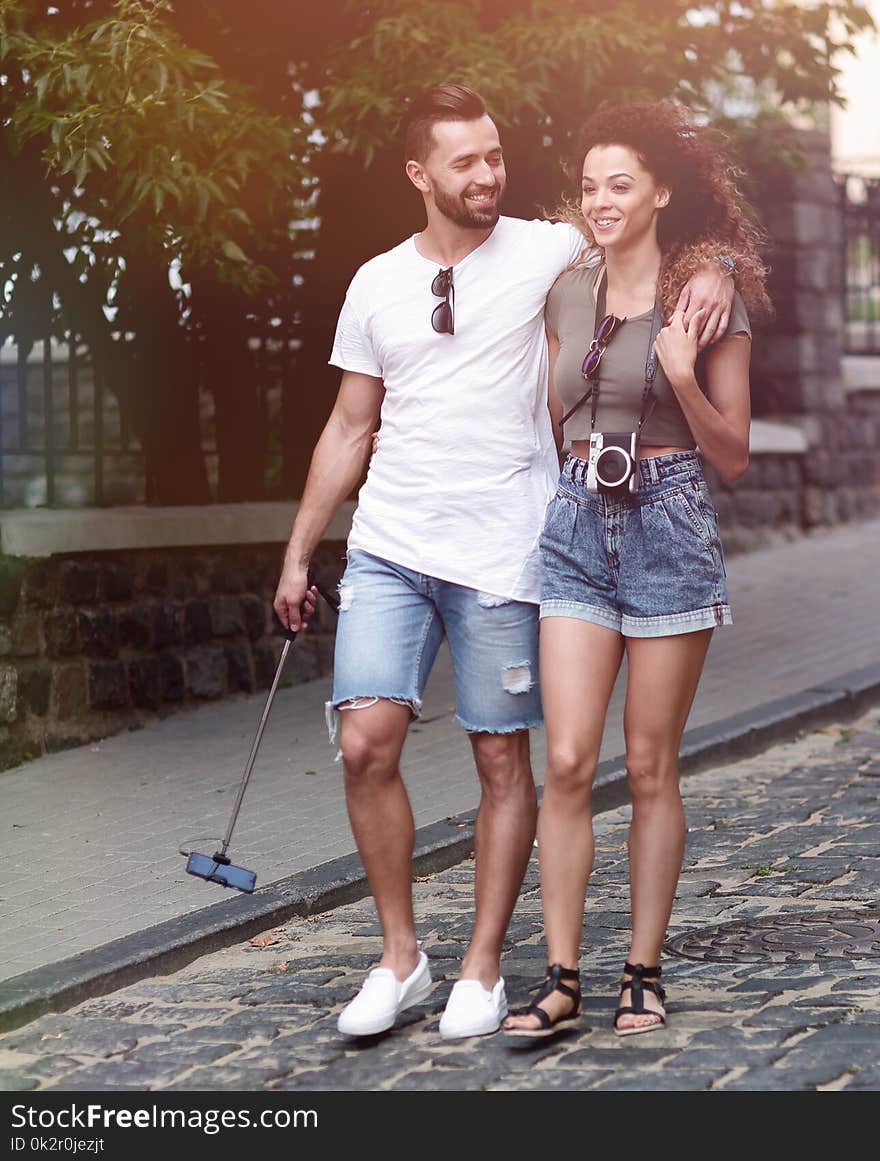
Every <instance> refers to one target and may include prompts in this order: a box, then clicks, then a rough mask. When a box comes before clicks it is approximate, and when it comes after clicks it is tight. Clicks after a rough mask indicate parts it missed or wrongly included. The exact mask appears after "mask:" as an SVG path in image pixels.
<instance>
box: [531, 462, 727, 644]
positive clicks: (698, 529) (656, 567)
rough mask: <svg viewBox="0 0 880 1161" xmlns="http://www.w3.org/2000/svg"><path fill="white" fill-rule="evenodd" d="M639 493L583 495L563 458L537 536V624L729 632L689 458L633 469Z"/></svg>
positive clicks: (696, 469) (705, 504)
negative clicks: (563, 621)
mask: <svg viewBox="0 0 880 1161" xmlns="http://www.w3.org/2000/svg"><path fill="white" fill-rule="evenodd" d="M639 468H640V471H641V487H640V488H639V491H638V492H636V493H634V494H629V493H626V494H625V495H623V496H615V495H609V494H608V493H602V492H593V491H588V490H587V485H586V476H587V461H586V460H583V459H578V458H577V457H574V456H569V457H568V459H567V460H566V461H565V464H564V465H563V468H562V474H561V476H560V479H559V486H558V488H557V491H556V496H555V497H554V499H553V500H552V501H551V502H550V505H549V506H548V508H547V517H546V520H545V524H544V531H543V533H542V535H541V557H542V566H543V567H542V575H541V617H542V618H543V617H575V618H577V619H580V620H584V621H592V622H594V623H595V624H597V625H604V626H605V627H606V628H608V629H614V630H616V631H617V632H618V633H622V634H623V635H624V636H625V637H666V636H670V635H672V634H674V633H691V632H693V631H694V630H697V629H712V628H715V627H716V626H718V625H729V624H731V622H732V620H733V618H732V616H731V612H730V606H729V605H728V603H727V586H726V581H725V572H724V561H723V557H722V551H721V541H720V540H719V538H718V525H717V522H716V518H715V509H714V507H713V505H712V500H711V498H710V495H709V489H708V487H707V485H706V481H705V479H704V477H703V470H702V467H701V465H700V458H699V455H698V453H697V452H695V451H687V452H672V453H670V454H667V455H661V456H653V457H646V458H643V459H641V460H640V461H639Z"/></svg>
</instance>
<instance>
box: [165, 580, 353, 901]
mask: <svg viewBox="0 0 880 1161" xmlns="http://www.w3.org/2000/svg"><path fill="white" fill-rule="evenodd" d="M317 588H318V592H319V593H320V594H321V596H322V597H323V598H324V600H325V601H326V602H327V604H328V605H329V606H330V607H331V609H333V611H334V612H338V611H339V599H338V597H336V596H335V595H334V594H332V593H329V592H327V591H326V590H325V589H324V588H323V587H322V586H320V585H318V586H317ZM281 632H282V634H283V636H284V637H285V641H284V648H283V649H282V650H281V656H280V658H279V659H278V665H277V666H276V668H275V676H274V678H273V680H272V687H271V689H270V690H269V696H268V697H267V698H266V704H265V706H264V707H263V713H262V716H261V718H260V724H259V725H258V726H257V733H256V737H255V738H254V743H253V745H252V746H251V752H250V756H249V757H248V760H247V765H246V766H245V768H244V774H243V775H242V779H241V784H240V786H239V788H238V794H237V795H236V796H235V804H234V805H233V807H232V815H231V817H230V819H229V825H228V826H227V828H226V833H225V835H224V836H223V841H222V843H221V844H220V848H219V850H216V851H214V853H213V855H203V854H200V853H199V852H198V851H190V852H189V857H188V859H187V863H186V870H187V872H188V874H190V875H195V876H196V877H197V878H199V879H204V880H205V881H206V882H208V883H219V884H220V886H221V887H234V888H235V889H236V890H237V891H246V892H247V893H248V894H250V893H251V892H252V891H253V889H254V887H255V886H256V882H257V875H256V872H255V871H249V870H248V869H247V867H239V866H236V864H235V863H233V862H232V860H231V859H230V858H229V857H228V856H227V854H226V852H227V850H228V849H229V843H230V842H231V840H232V832H233V830H234V828H235V824H236V822H237V821H238V812H239V811H240V810H241V803H242V799H243V798H244V792H245V790H247V786H248V782H249V781H250V777H251V771H252V770H253V768H254V762H255V760H256V757H257V751H258V750H259V748H260V741H261V740H262V737H263V730H264V729H265V728H266V722H267V721H268V720H269V711H270V710H271V708H272V702H273V701H274V700H275V692H276V690H277V689H278V683H279V682H280V680H281V674H282V671H283V669H284V662H285V661H286V660H287V654H288V653H289V652H290V646H291V645H292V644H293V642H294V641H295V640H296V636H297V635H296V633H295V632H294V631H293V630H292V629H282V630H281ZM184 853H186V852H184Z"/></svg>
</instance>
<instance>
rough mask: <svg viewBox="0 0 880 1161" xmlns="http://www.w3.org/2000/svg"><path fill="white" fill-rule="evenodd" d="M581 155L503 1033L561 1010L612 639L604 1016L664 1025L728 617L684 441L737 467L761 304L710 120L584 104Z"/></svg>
mask: <svg viewBox="0 0 880 1161" xmlns="http://www.w3.org/2000/svg"><path fill="white" fill-rule="evenodd" d="M580 156H581V157H582V158H583V170H582V199H581V205H580V212H581V213H582V215H583V223H582V225H584V226H585V227H586V230H587V233H588V235H589V236H590V238H591V239H593V240H595V242H596V244H597V245H598V246H599V247H601V248H602V250H603V252H604V262H603V263H602V265H600V266H599V267H598V268H595V267H593V268H587V267H577V268H574V269H570V270H568V271H566V272H565V273H564V274H563V275H561V276H560V278H559V279H558V280H557V282H556V284H555V285H554V287H553V289H552V290H551V292H550V295H549V297H548V300H547V310H546V323H547V331H548V337H549V343H550V362H551V410H552V411H553V412H554V417H555V418H556V417H559V421H560V422H561V420H562V419H564V437H565V438H566V439H567V440H569V441H570V454H569V455H568V457H567V459H566V461H565V464H564V466H563V469H562V474H561V477H560V481H559V486H558V490H557V493H556V496H555V498H554V500H553V501H552V502H551V504H550V506H549V507H548V510H547V518H546V523H545V526H544V531H543V535H542V540H541V550H542V559H543V577H542V588H541V634H540V665H541V687H542V697H543V703H544V716H545V722H546V733H547V754H548V759H547V762H548V764H547V772H546V778H545V782H544V793H543V800H542V804H541V810H540V814H539V821H538V857H539V861H540V874H541V893H542V899H543V907H544V924H545V933H546V940H547V951H548V956H547V960H548V964H549V965H550V966H549V967H548V973H547V978H546V979H545V981H544V984H543V986H542V987H541V988H540V990H539V993H538V996H537V998H536V1000H535V1001H534V1002H533V1003H532V1004H531V1005H530V1006H529V1007H527V1008H525V1009H523V1010H521V1011H519V1012H516V1013H514V1014H512V1015H511V1016H509V1017H508V1018H507V1020H506V1022H505V1024H504V1029H505V1031H506V1032H508V1033H510V1034H511V1035H517V1036H545V1035H548V1034H551V1033H554V1032H556V1031H557V1029H559V1028H563V1027H567V1026H570V1025H572V1024H574V1023H575V1022H576V1021H577V1019H578V1018H579V1015H580V977H579V973H578V962H579V950H580V942H581V932H582V928H583V910H584V899H585V895H586V889H587V883H588V880H589V876H590V872H591V869H592V864H593V836H592V820H591V804H590V794H591V788H592V783H593V779H594V776H595V773H596V767H597V763H598V755H599V747H600V743H601V740H602V733H603V729H604V724H605V715H606V711H607V707H608V702H609V699H610V696H611V692H612V689H613V686H614V683H615V679H616V677H617V673H618V670H619V669H620V665H621V661H622V660H623V657H624V654H625V655H626V660H627V689H626V703H625V709H624V723H623V724H624V734H625V742H626V767H627V780H628V786H629V792H630V796H631V801H632V822H631V826H630V834H629V867H630V904H631V916H632V934H631V942H630V946H629V954H628V956H627V959H626V962H625V964H624V968H623V974H622V980H621V986H620V999H619V1004H618V1008H617V1011H616V1013H615V1016H614V1020H613V1027H614V1031H615V1032H616V1033H617V1034H618V1035H621V1036H626V1035H632V1034H635V1033H643V1032H650V1031H654V1030H656V1029H658V1028H662V1027H663V1026H664V1024H665V1022H666V1010H665V993H664V990H663V987H662V986H661V983H660V951H661V947H662V943H663V939H664V936H665V932H666V927H667V924H668V922H669V916H670V914H671V911H672V904H673V899H674V896H675V890H676V884H677V881H678V875H679V871H680V868H681V862H682V857H683V853H684V838H685V820H684V810H683V807H682V802H681V796H680V793H679V785H678V750H679V743H680V740H681V736H682V733H683V731H684V727H685V723H686V721H687V717H688V713H689V711H690V708H691V703H692V702H693V699H694V694H695V692H696V689H697V683H698V681H699V678H700V672H701V670H702V667H703V662H704V659H705V657H706V651H707V649H708V647H709V641H710V638H711V636H712V632H713V630H714V629H715V627H716V626H719V625H727V624H730V622H731V613H730V607H729V605H728V601H727V592H726V588H725V574H724V564H723V560H722V553H721V544H720V541H719V538H718V529H717V525H716V520H715V512H714V509H713V506H712V501H711V499H710V496H709V491H708V489H707V486H706V482H705V480H704V478H703V472H702V469H701V460H706V461H708V463H709V464H711V465H712V467H713V468H714V469H715V471H716V472H717V473H718V475H719V476H720V477H721V478H722V479H723V480H725V481H732V480H735V479H736V478H737V477H738V476H740V475H741V474H742V473H743V472H744V471H745V469H746V466H747V464H748V458H749V423H750V408H749V352H750V347H751V331H750V326H749V313H748V312H752V313H753V314H754V313H756V312H765V311H769V302H768V300H767V297H766V293H765V289H764V277H765V270H764V267H763V265H762V263H761V261H760V259H759V258H758V257H757V245H758V244H759V243H760V235H759V232H758V231H757V229H756V227H754V226H753V225H752V224H750V223H749V221H748V219H747V218H746V216H745V214H744V213H743V210H742V205H741V197H740V195H739V193H738V191H737V189H736V186H735V184H734V174H735V171H734V170H733V169H732V167H731V165H730V163H729V161H728V160H727V159H726V157H725V155H724V153H723V151H722V150H721V148H720V146H719V144H718V137H717V135H716V134H714V133H713V132H712V131H710V130H708V129H704V128H700V127H698V126H697V125H695V124H693V122H692V121H691V120H690V118H689V115H688V113H687V111H686V110H685V109H683V108H681V107H679V106H676V105H674V104H672V103H666V102H661V103H657V104H650V105H646V104H642V105H629V106H624V107H617V108H612V107H603V108H600V109H599V110H598V111H597V113H596V114H595V115H594V116H593V117H592V118H591V119H590V121H589V123H588V124H587V126H586V129H585V145H584V148H583V152H582V153H581V154H580ZM709 239H711V240H712V252H714V253H717V252H718V243H719V242H721V243H723V244H727V245H729V246H730V249H731V250H732V251H735V252H736V253H737V254H738V255H745V258H740V259H738V262H737V267H738V269H737V285H738V287H739V291H740V293H739V294H737V295H736V296H735V298H734V304H733V307H732V310H731V317H730V323H729V325H728V328H727V333H726V335H725V336H724V337H723V338H722V339H721V340H720V341H719V342H717V343H715V344H714V345H713V346H711V347H709V348H708V349H707V350H706V351H705V352H703V353H702V354H700V355H699V356H698V350H697V333H698V331H699V325H700V323H701V321H702V319H701V317H700V313H699V312H698V313H697V314H696V315H695V316H694V318H693V319H692V320H691V322H690V325H688V326H686V325H685V324H684V322H683V318H682V312H681V311H680V310H679V309H676V300H677V297H678V294H679V291H680V289H681V286H682V285H684V283H685V281H686V280H687V277H688V275H689V273H690V270H691V268H692V264H693V263H694V262H695V261H699V259H700V254H701V243H702V242H703V240H706V241H707V243H708V240H709ZM591 336H592V342H591V341H590V340H591ZM697 449H699V450H697Z"/></svg>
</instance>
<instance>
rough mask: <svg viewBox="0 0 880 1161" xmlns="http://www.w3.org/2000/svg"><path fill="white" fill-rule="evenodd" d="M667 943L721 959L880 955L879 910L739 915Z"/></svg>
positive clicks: (681, 951) (693, 955)
mask: <svg viewBox="0 0 880 1161" xmlns="http://www.w3.org/2000/svg"><path fill="white" fill-rule="evenodd" d="M665 946H666V949H667V950H668V951H670V952H672V953H673V954H674V955H680V956H684V957H685V958H686V959H709V960H716V961H718V962H720V963H758V962H761V961H762V960H769V961H771V962H776V963H795V962H799V961H804V960H806V961H809V960H817V959H870V958H872V957H877V958H880V910H877V909H874V908H863V909H861V910H854V911H847V910H844V909H842V908H841V909H838V910H835V911H813V912H809V913H803V914H794V915H792V914H788V915H766V916H763V917H760V918H757V919H735V920H733V921H732V922H731V923H719V924H718V926H717V927H701V928H700V929H699V930H698V931H687V932H685V933H684V934H683V935H676V936H675V937H674V938H673V939H670V940H668V941H667V943H666V944H665Z"/></svg>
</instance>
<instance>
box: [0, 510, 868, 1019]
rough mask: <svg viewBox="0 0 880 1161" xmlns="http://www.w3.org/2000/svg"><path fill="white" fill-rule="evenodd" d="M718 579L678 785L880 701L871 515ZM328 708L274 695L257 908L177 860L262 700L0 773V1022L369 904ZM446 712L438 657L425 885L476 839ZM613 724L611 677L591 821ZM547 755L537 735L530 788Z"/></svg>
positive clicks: (216, 823) (200, 839) (212, 831)
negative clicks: (723, 611) (724, 620)
mask: <svg viewBox="0 0 880 1161" xmlns="http://www.w3.org/2000/svg"><path fill="white" fill-rule="evenodd" d="M728 574H729V578H728V579H729V587H730V593H731V601H732V604H733V608H734V617H735V621H736V625H735V626H734V627H733V628H731V629H724V630H722V631H721V632H719V633H717V634H716V636H715V640H714V641H713V644H712V648H711V650H710V655H709V660H708V662H707V667H706V671H705V675H704V678H703V682H702V685H701V688H700V692H699V694H698V698H697V703H696V705H695V707H694V710H693V712H692V714H691V719H690V723H689V730H688V733H687V735H686V738H685V745H684V748H683V769H684V770H685V772H688V771H696V770H698V769H704V768H706V766H707V765H708V764H710V763H713V762H719V761H722V760H729V759H733V758H739V757H743V756H745V755H747V754H750V753H755V752H757V751H758V750H759V749H760V748H762V747H764V746H766V745H768V744H769V743H770V742H772V741H775V740H778V739H780V738H790V737H792V736H794V734H795V733H796V732H797V731H798V730H799V729H802V728H804V727H805V726H808V725H816V724H821V723H822V722H828V721H832V720H842V719H846V718H847V717H849V716H852V715H853V714H855V713H857V712H860V711H861V710H862V709H864V708H865V707H866V706H867V705H869V704H871V703H872V701H873V700H874V698H875V697H876V696H877V695H878V693H880V628H878V617H877V611H876V604H877V601H876V598H877V592H878V584H877V576H878V575H880V522H871V523H863V524H859V525H853V526H849V527H845V528H842V529H839V530H835V531H833V532H829V533H824V534H816V535H813V536H810V537H806V538H804V539H803V540H799V541H796V542H794V543H792V544H784V545H781V546H778V547H773V548H768V549H763V550H760V551H757V552H753V553H749V554H746V555H741V556H737V557H734V558H733V559H732V560H730V561H729V563H728ZM327 695H328V682H326V681H318V682H314V683H312V684H308V685H299V686H295V687H292V688H289V689H282V690H280V691H279V694H278V696H277V698H276V702H275V706H274V708H273V710H272V715H271V717H270V720H269V724H268V726H267V728H266V732H265V736H264V739H263V744H262V748H261V750H260V754H259V757H258V760H257V763H256V766H255V769H254V774H253V778H252V780H251V785H250V787H249V789H248V794H247V797H246V798H245V802H244V806H243V809H242V812H241V816H240V818H239V821H238V825H237V827H236V831H235V835H234V837H233V841H232V844H231V848H230V854H231V855H232V857H233V858H234V860H235V861H236V862H237V863H240V864H244V865H245V866H248V867H250V868H253V869H255V870H256V871H257V874H258V890H257V892H256V893H255V894H254V895H253V896H240V895H234V896H233V895H232V893H231V892H226V891H224V889H223V888H221V887H218V886H214V885H211V884H206V883H204V882H202V881H201V880H198V879H195V878H193V877H191V876H188V875H186V874H185V873H184V859H183V858H182V857H181V856H180V854H179V853H178V848H179V846H180V845H181V844H186V843H191V844H192V845H193V846H194V847H195V848H196V849H198V850H203V851H206V852H208V853H210V852H211V851H213V849H214V848H215V845H216V842H217V839H218V837H219V836H220V835H222V833H223V831H224V830H225V827H226V824H227V821H228V818H229V814H230V811H231V809H232V804H233V801H234V797H235V794H236V791H237V789H238V786H239V783H240V779H241V774H242V771H243V768H244V764H245V761H246V759H247V755H248V753H249V751H250V746H251V743H252V741H253V736H254V733H255V730H256V726H257V723H258V721H259V718H260V714H261V712H262V709H263V705H264V695H262V694H261V695H259V696H256V697H248V698H242V699H240V700H236V701H231V702H224V703H222V704H217V705H214V706H210V707H206V708H203V709H200V710H198V711H194V712H190V713H186V714H181V715H179V716H177V717H174V718H170V719H168V720H166V721H165V722H161V723H157V724H155V725H151V726H148V727H147V728H145V729H143V730H140V731H136V732H132V733H128V734H124V735H117V736H115V737H113V738H109V739H107V740H106V741H103V742H101V743H100V744H98V745H94V746H87V747H82V748H80V749H77V750H71V751H67V752H65V753H62V754H55V755H52V756H51V757H46V758H41V759H39V760H37V761H34V762H32V763H29V764H27V765H26V766H22V767H20V768H18V769H16V770H11V771H7V772H5V773H3V774H0V801H2V806H3V823H2V832H0V833H2V849H0V855H2V858H3V866H4V878H3V885H2V895H3V910H2V917H0V940H2V944H3V947H4V955H3V964H2V976H0V979H2V983H0V1028H4V1027H7V1028H8V1027H15V1026H17V1025H19V1024H21V1023H22V1022H24V1021H26V1020H28V1019H31V1018H33V1017H34V1016H35V1015H38V1014H39V1013H40V1012H42V1011H47V1010H60V1009H63V1008H64V1007H66V1006H69V1005H70V1004H73V1003H75V1002H77V1001H79V1000H82V999H83V998H85V997H86V996H90V995H97V994H100V993H102V992H106V991H108V990H109V989H111V988H112V987H116V986H119V985H120V984H122V983H127V982H130V981H131V980H134V979H138V978H142V977H143V976H144V975H146V974H148V973H149V972H151V971H157V970H169V969H170V968H173V967H179V966H181V965H182V964H184V963H186V962H188V961H189V960H191V959H192V958H194V957H195V956H196V955H199V954H201V953H203V952H205V951H207V950H210V949H212V948H216V947H220V946H224V945H228V944H229V943H231V942H233V941H234V940H237V939H241V938H244V937H245V936H247V935H248V934H253V933H255V932H257V931H260V930H264V929H266V928H267V927H270V926H272V925H273V924H277V923H279V922H282V921H283V920H285V919H286V918H289V917H290V916H291V915H294V914H300V915H302V914H307V913H310V912H313V911H316V910H318V911H320V910H325V909H326V908H327V907H330V906H334V905H337V904H339V903H341V902H345V901H349V900H352V899H356V898H359V897H362V896H363V895H364V893H365V890H366V888H365V884H364V882H363V875H362V868H361V865H360V860H359V859H358V858H357V855H356V853H354V847H353V843H352V839H351V834H350V830H349V826H348V820H347V816H346V812H345V804H344V797H343V792H342V783H341V768H340V767H339V765H338V764H336V763H334V760H333V759H334V753H333V750H332V749H331V748H330V746H329V744H328V741H327V736H326V730H325V726H324V712H323V703H324V701H325V699H326V697H327ZM452 700H453V695H452V684H451V674H450V668H449V663H448V657H447V656H446V655H445V653H442V654H441V658H440V661H439V662H438V666H437V668H436V669H435V672H434V674H433V675H432V679H431V682H430V685H429V688H428V691H427V696H426V700H425V712H424V716H423V718H422V719H421V720H420V721H419V722H418V723H416V724H414V725H413V727H412V729H411V733H410V737H409V739H408V742H407V747H406V751H405V754H404V762H403V771H404V777H405V779H406V782H407V785H408V787H409V790H410V794H411V797H412V801H413V808H414V814H415V818H416V826H417V827H418V828H419V832H418V836H417V846H418V853H419V863H418V866H419V868H420V869H421V870H422V871H423V872H426V871H429V870H437V869H439V868H442V867H448V866H451V865H453V864H454V863H455V862H457V861H459V860H461V859H462V858H463V857H465V856H466V854H467V853H468V851H469V850H470V847H471V841H472V828H471V826H470V822H471V818H472V812H473V810H474V809H475V807H476V804H477V789H476V779H475V775H474V773H473V769H472V763H471V756H470V747H469V745H468V743H467V740H466V738H465V737H464V735H463V734H462V732H461V730H460V729H459V728H458V727H457V726H456V725H455V723H454V721H453V720H452ZM620 711H621V689H620V683H619V687H618V690H617V691H616V692H615V697H614V701H613V703H612V707H611V711H610V713H609V719H608V727H607V730H606V735H605V741H604V746H603V750H602V758H603V767H602V771H601V776H600V784H601V786H602V790H601V793H600V795H599V797H598V808H599V809H605V808H608V807H610V806H613V805H616V804H618V803H619V802H620V801H621V790H622V788H621V779H620V775H621V770H622V764H621V761H620V755H621V753H622V749H623V745H622V737H621V730H620ZM543 742H544V739H543V734H542V731H535V732H534V734H533V757H534V762H535V773H536V779H537V780H538V782H539V783H540V781H541V778H542V774H541V770H542V764H543V761H542V752H543Z"/></svg>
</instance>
